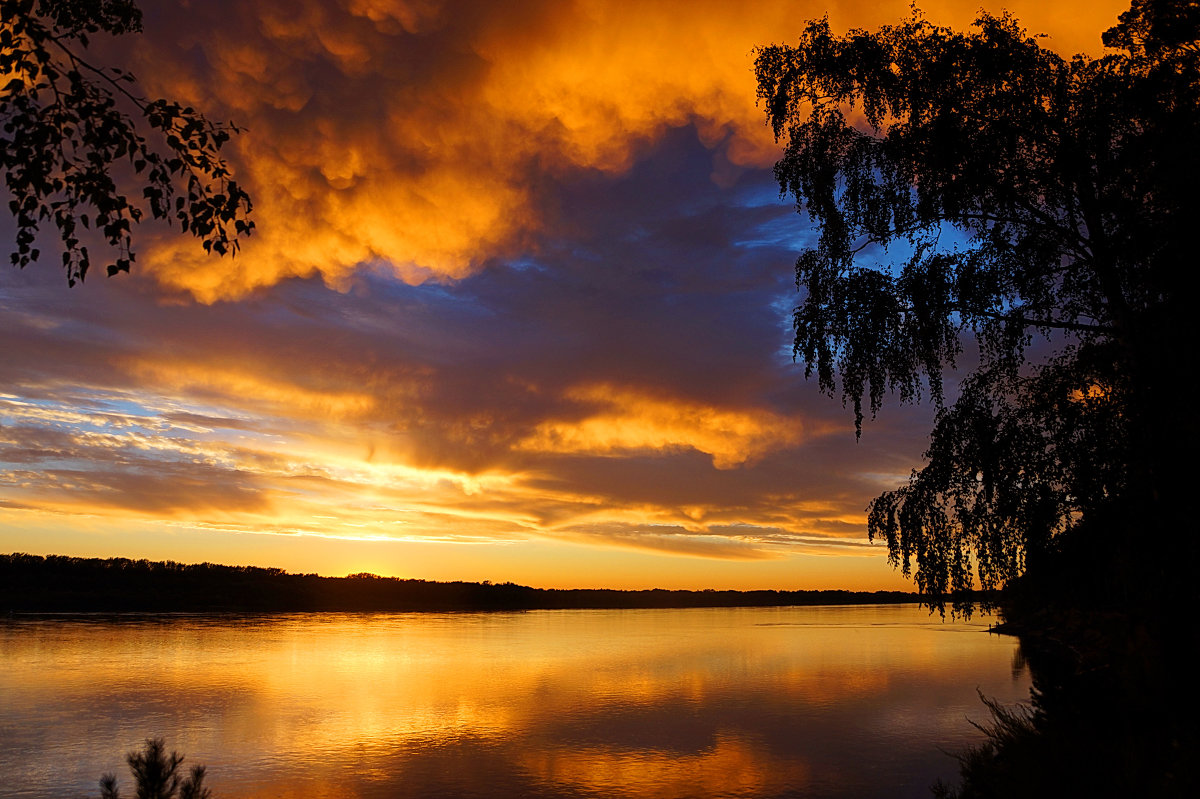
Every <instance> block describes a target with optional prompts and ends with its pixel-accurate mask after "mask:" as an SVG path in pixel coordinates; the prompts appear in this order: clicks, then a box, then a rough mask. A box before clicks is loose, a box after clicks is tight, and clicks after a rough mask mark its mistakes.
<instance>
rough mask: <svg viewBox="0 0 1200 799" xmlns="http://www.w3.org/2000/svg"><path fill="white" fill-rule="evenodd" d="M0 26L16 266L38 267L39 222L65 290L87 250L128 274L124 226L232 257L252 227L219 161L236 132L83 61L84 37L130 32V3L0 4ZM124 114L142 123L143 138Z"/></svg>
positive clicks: (13, 0) (1, 160)
mask: <svg viewBox="0 0 1200 799" xmlns="http://www.w3.org/2000/svg"><path fill="white" fill-rule="evenodd" d="M0 20H2V22H0V82H3V86H2V87H0V168H2V169H3V172H4V181H5V186H6V188H7V189H8V192H9V194H10V195H11V196H12V199H11V201H10V202H9V204H8V206H9V209H10V210H11V212H12V214H13V217H14V219H15V221H16V223H17V234H16V250H15V251H14V252H13V253H12V255H11V261H12V263H13V264H14V265H15V266H18V267H21V268H24V267H25V266H27V265H28V264H30V263H32V262H34V261H37V260H38V259H39V257H40V255H41V252H40V250H39V248H38V233H39V229H40V226H41V225H42V224H43V223H45V222H47V221H50V222H52V223H53V224H54V226H55V228H56V229H57V233H58V237H59V239H60V240H61V243H62V250H63V252H62V265H63V267H64V269H65V270H66V273H67V282H68V283H69V284H70V285H74V284H75V283H76V282H77V281H81V280H83V279H84V277H85V276H86V275H87V272H88V269H89V268H90V266H91V254H90V253H89V250H88V246H87V244H88V240H89V239H95V240H98V241H100V242H103V244H104V245H106V246H107V247H108V249H109V250H110V251H111V252H110V254H109V255H106V256H105V260H106V261H107V264H106V266H107V271H108V274H109V275H113V274H116V273H118V272H127V271H129V267H130V265H131V264H132V262H133V260H134V255H135V254H134V251H133V240H132V225H133V223H135V222H139V221H140V220H141V219H142V218H143V217H144V216H145V214H146V212H147V211H149V213H150V215H151V216H153V217H154V218H156V219H164V220H167V221H168V222H171V223H174V224H178V225H179V227H180V228H181V229H182V230H184V231H187V232H189V233H191V234H192V235H194V236H196V237H197V238H199V239H200V240H201V242H202V244H203V247H204V249H205V250H207V251H209V252H215V253H217V254H218V255H224V254H226V253H230V254H232V253H234V252H236V251H237V249H238V237H239V236H247V235H249V234H250V233H251V231H252V230H253V228H254V223H253V222H252V221H250V220H249V218H248V215H249V213H250V210H251V202H250V197H249V195H248V194H247V193H246V192H245V191H244V190H243V189H242V187H241V186H240V185H238V183H237V181H236V180H234V179H233V176H232V174H231V173H230V170H229V167H228V165H227V164H226V163H225V161H224V160H222V158H221V156H220V150H221V147H222V145H224V144H225V143H226V142H228V141H229V138H230V135H231V134H232V133H234V132H237V128H235V127H234V126H232V125H227V124H221V123H214V122H211V121H209V120H208V119H207V118H205V116H204V115H203V114H201V113H200V112H198V111H196V110H195V109H193V108H189V107H184V106H182V105H180V104H179V103H176V102H171V101H168V100H161V99H159V100H147V99H145V98H143V97H141V96H140V95H138V94H136V93H135V92H136V85H135V81H134V77H133V75H131V74H129V73H128V72H125V71H123V70H120V69H117V68H111V67H101V66H96V65H95V64H93V63H92V62H91V61H89V60H88V59H87V58H85V57H84V55H85V53H86V49H87V46H88V42H89V37H91V36H93V35H95V34H98V33H104V34H109V35H113V36H117V35H122V34H127V33H136V32H140V31H141V29H142V14H141V11H140V10H139V9H138V8H137V6H136V5H135V4H134V2H133V0H0ZM125 109H127V110H129V111H130V112H132V113H135V114H136V115H138V116H140V117H141V118H142V123H144V125H145V126H146V127H147V128H148V130H147V131H146V135H145V136H144V135H143V134H142V133H140V132H139V130H138V123H137V122H135V121H134V119H133V117H131V116H130V115H129V114H128V113H126V110H125ZM147 137H148V138H147ZM126 187H127V188H126ZM139 189H140V195H141V196H140V197H132V198H131V196H130V194H131V193H133V192H138V191H139ZM89 231H91V232H89Z"/></svg>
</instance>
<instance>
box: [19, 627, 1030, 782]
mask: <svg viewBox="0 0 1200 799" xmlns="http://www.w3.org/2000/svg"><path fill="white" fill-rule="evenodd" d="M982 629H983V623H982V622H976V623H972V624H961V623H959V624H943V623H942V622H941V621H940V620H939V619H937V618H936V617H935V618H933V619H931V618H930V617H929V616H928V615H927V614H926V613H925V612H924V611H922V610H920V609H917V608H913V607H897V606H878V607H839V608H782V609H776V608H747V609H713V610H708V609H696V610H669V611H663V610H646V611H543V612H528V613H512V614H387V615H380V614H375V615H356V614H331V615H294V616H280V617H250V618H244V617H231V616H224V617H179V616H167V617H152V618H142V619H112V618H106V619H76V620H63V619H54V620H15V621H11V620H10V621H9V622H7V623H5V624H3V626H0V656H2V662H3V664H4V669H3V672H2V673H0V772H2V773H4V774H5V775H6V784H5V786H4V788H3V791H4V795H5V796H12V797H14V799H16V798H17V797H22V798H24V797H34V796H44V795H46V794H47V793H50V792H51V789H54V790H55V791H56V792H57V794H58V795H61V796H68V797H69V796H76V795H84V794H89V793H90V794H92V795H94V794H95V793H96V791H95V781H96V779H97V778H98V777H99V775H100V774H101V773H102V772H104V771H111V770H116V769H118V768H119V767H120V765H121V756H122V755H123V754H124V752H125V751H127V750H129V749H132V748H135V747H136V746H137V745H138V744H139V743H140V742H141V741H142V739H144V738H145V737H147V736H149V735H160V736H163V737H165V738H166V739H167V740H168V743H169V744H170V746H171V747H172V748H176V749H178V750H180V751H181V752H185V753H187V754H188V755H189V757H190V758H191V760H192V762H202V763H206V764H207V765H208V766H209V780H210V784H211V786H212V788H213V789H214V791H215V793H216V795H217V796H218V797H220V798H221V799H237V798H238V797H246V798H250V797H267V796H272V797H287V796H297V797H299V796H301V795H303V796H305V797H320V796H329V797H334V796H337V797H356V796H357V797H362V799H368V798H369V797H376V796H378V797H384V796H431V795H447V796H449V795H454V796H515V795H524V796H544V797H552V796H553V797H573V796H628V797H647V798H650V797H653V798H654V799H666V798H667V797H685V796H744V797H751V796H753V797H769V796H787V795H799V794H801V793H802V794H803V795H804V796H830V797H833V796H860V795H864V794H886V795H889V796H927V795H928V786H929V784H930V783H931V782H932V781H933V780H934V779H936V778H938V777H943V778H947V779H950V778H953V776H954V774H955V771H956V769H955V764H954V761H953V760H952V759H951V758H949V757H947V756H946V755H945V754H944V752H943V751H942V750H946V751H954V750H957V749H959V748H960V747H961V746H963V745H965V744H966V743H968V742H970V741H972V740H974V738H975V736H976V731H975V730H974V729H973V728H972V727H971V726H970V725H969V724H968V723H967V721H966V719H967V717H971V718H977V719H978V718H981V717H983V716H984V715H985V714H984V710H983V708H982V706H981V705H980V704H979V701H978V698H977V695H976V687H979V688H980V689H981V690H983V691H984V693H986V694H988V695H991V696H995V697H997V698H998V699H1000V700H1001V701H1003V702H1012V701H1019V700H1023V699H1025V698H1026V696H1027V693H1028V682H1027V678H1026V677H1025V675H1024V673H1023V672H1018V673H1015V674H1014V672H1013V671H1012V657H1013V650H1014V644H1013V642H1012V640H1011V639H1004V638H997V637H995V636H988V635H986V634H984V633H983V632H982ZM939 747H940V748H941V749H939Z"/></svg>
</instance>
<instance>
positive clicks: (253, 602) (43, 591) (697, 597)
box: [0, 553, 917, 613]
mask: <svg viewBox="0 0 1200 799" xmlns="http://www.w3.org/2000/svg"><path fill="white" fill-rule="evenodd" d="M916 601H917V595H916V594H911V593H907V592H904V591H874V592H864V591H713V590H706V591H668V590H663V589H653V590H645V591H620V590H615V589H603V588H594V589H570V590H563V589H552V588H530V587H528V586H524V585H516V584H514V583H498V584H493V583H489V582H483V583H468V582H449V583H442V582H431V581H427V580H402V579H399V578H396V577H379V576H378V575H374V574H354V575H350V576H349V577H322V576H320V575H317V574H289V573H288V572H286V571H284V570H283V569H275V568H259V567H257V566H223V565H219V564H216V563H199V564H184V563H176V562H175V561H149V560H130V559H128V558H106V559H100V558H73V557H67V556H63V555H49V556H46V557H43V556H41V555H26V554H24V553H13V554H11V555H0V612H9V613H13V612H20V613H39V612H40V613H78V612H111V613H125V612H143V613H170V612H223V611H224V612H289V611H439V610H538V609H564V608H705V607H769V606H774V605H849V604H872V603H895V602H916Z"/></svg>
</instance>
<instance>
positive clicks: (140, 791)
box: [100, 738, 212, 799]
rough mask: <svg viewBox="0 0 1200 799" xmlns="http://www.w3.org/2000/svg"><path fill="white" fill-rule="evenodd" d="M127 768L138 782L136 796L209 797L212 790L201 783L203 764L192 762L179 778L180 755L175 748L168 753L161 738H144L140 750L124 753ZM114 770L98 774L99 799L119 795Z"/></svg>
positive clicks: (146, 798) (150, 798)
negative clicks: (187, 771) (183, 775)
mask: <svg viewBox="0 0 1200 799" xmlns="http://www.w3.org/2000/svg"><path fill="white" fill-rule="evenodd" d="M125 762H126V763H128V764H129V770H130V771H131V772H133V777H134V783H135V785H136V786H137V795H136V799H212V791H210V790H209V789H208V788H205V787H204V773H205V772H204V766H192V768H191V771H190V772H189V773H188V775H187V776H186V777H183V778H182V779H181V778H180V776H179V767H180V766H181V765H182V764H183V755H181V754H179V753H178V752H171V754H169V755H168V754H167V746H166V743H165V742H164V741H163V739H162V738H147V739H146V744H145V746H144V747H143V749H142V751H140V752H130V753H129V754H128V755H126V756H125ZM120 798H121V792H120V789H118V788H117V778H116V775H114V774H105V775H104V776H103V777H101V778H100V799H120Z"/></svg>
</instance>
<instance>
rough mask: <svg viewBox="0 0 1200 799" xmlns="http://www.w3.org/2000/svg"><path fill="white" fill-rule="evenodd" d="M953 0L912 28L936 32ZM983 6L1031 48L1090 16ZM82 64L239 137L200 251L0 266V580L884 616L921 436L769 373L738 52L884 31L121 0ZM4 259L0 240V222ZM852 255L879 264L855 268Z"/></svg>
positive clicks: (765, 145) (787, 364) (787, 285)
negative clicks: (230, 217)
mask: <svg viewBox="0 0 1200 799" xmlns="http://www.w3.org/2000/svg"><path fill="white" fill-rule="evenodd" d="M980 5H981V2H980V0H964V1H963V2H945V1H942V2H925V3H922V4H921V6H922V8H923V9H924V10H925V12H926V13H927V15H928V16H929V18H930V19H931V20H933V21H935V22H938V23H942V24H950V25H953V26H955V27H959V28H963V27H965V26H967V25H968V24H969V23H970V21H971V20H972V19H973V18H974V16H975V13H976V12H977V10H978V9H979V7H980ZM982 5H984V6H985V7H987V8H989V10H993V11H999V10H1000V9H1001V8H1003V7H1007V8H1008V9H1009V10H1010V11H1012V12H1013V13H1014V14H1015V15H1016V16H1017V17H1018V18H1019V19H1020V20H1021V22H1022V23H1023V24H1024V25H1025V26H1026V27H1027V28H1028V29H1029V30H1030V32H1031V33H1036V32H1041V33H1045V34H1047V35H1048V38H1047V39H1045V45H1046V46H1048V47H1051V48H1052V49H1055V50H1056V51H1058V52H1060V53H1063V54H1072V53H1076V52H1087V53H1089V54H1090V55H1093V56H1095V55H1097V54H1099V53H1100V51H1101V49H1102V48H1101V46H1100V43H1099V34H1100V32H1101V31H1102V30H1103V29H1104V28H1106V27H1108V26H1109V25H1111V24H1113V22H1114V21H1115V18H1116V15H1117V14H1118V13H1119V12H1120V11H1122V10H1124V8H1125V7H1127V4H1126V3H1122V2H1113V0H1103V1H1100V0H1097V1H1095V2H1087V3H1066V2H1064V3H1045V2H1031V1H1029V0H1014V2H1009V3H1007V4H1006V5H1005V6H999V5H992V4H990V3H988V2H984V3H982ZM141 6H142V8H143V10H144V12H145V31H144V33H143V34H142V35H137V36H127V37H122V38H121V39H120V40H117V41H116V42H103V41H101V42H98V43H96V44H95V45H94V46H93V47H94V49H96V50H97V52H98V54H100V55H103V57H105V58H106V59H112V60H113V61H114V63H123V64H125V65H126V66H128V67H130V68H131V69H132V70H133V72H134V74H135V75H136V76H137V77H138V79H139V83H140V85H141V86H142V87H143V89H144V92H145V93H146V94H147V95H149V96H163V97H169V98H173V99H178V100H180V101H183V102H185V103H188V104H194V105H195V106H196V107H197V108H200V109H202V110H203V111H204V112H205V113H206V114H207V115H208V116H209V117H210V118H213V119H221V120H229V121H232V122H233V123H235V124H237V125H238V126H240V127H243V128H244V129H245V132H243V133H242V134H241V135H239V136H238V137H236V139H235V140H234V141H233V143H232V144H231V145H229V146H228V147H227V148H226V153H227V155H228V157H229V160H230V163H231V164H232V165H233V168H234V170H235V172H236V174H237V176H238V177H239V179H240V180H241V181H242V182H243V183H244V184H245V185H246V187H247V188H248V190H249V191H250V193H251V195H252V197H253V198H254V202H255V214H254V219H255V222H256V225H257V232H256V235H254V236H253V237H252V238H251V239H249V240H248V241H246V242H245V243H244V244H243V249H242V251H241V253H240V254H239V255H238V256H237V257H236V258H232V259H231V258H216V257H210V256H207V255H205V254H204V253H203V251H202V250H201V249H200V247H199V245H198V243H197V242H196V240H194V239H191V238H189V237H181V236H179V235H176V234H173V233H171V232H170V231H169V230H166V229H165V228H162V227H158V226H155V225H154V224H143V225H141V226H140V228H138V229H135V246H136V248H137V250H138V252H137V261H136V263H135V265H134V268H133V272H132V273H131V274H129V275H121V276H118V277H115V278H109V279H106V278H105V277H104V276H103V274H102V271H101V270H99V269H97V273H96V274H93V275H92V276H91V277H89V278H88V279H87V281H86V282H85V283H84V284H83V285H80V286H76V287H74V288H68V287H67V285H66V277H65V274H64V273H63V272H62V271H60V270H59V269H58V268H57V267H56V262H57V260H58V259H57V258H55V257H53V242H52V241H51V242H48V244H47V243H44V248H45V249H47V250H49V251H50V252H51V254H50V255H49V256H48V257H45V258H44V260H43V261H42V262H39V263H37V264H34V265H33V266H30V267H28V268H26V269H25V270H16V269H12V268H8V267H4V268H3V269H0V552H28V553H33V554H66V555H77V556H85V557H118V556H119V557H131V558H149V559H153V560H164V559H169V560H177V561H181V562H202V561H209V562H215V563H232V564H249V565H258V566H276V567H282V568H285V569H287V570H289V571H293V572H305V573H308V572H316V573H319V574H326V575H342V574H348V573H356V572H363V571H367V572H373V573H376V574H383V575H393V576H398V577H406V578H407V577H413V578H421V579H429V580H472V581H475V580H492V581H495V582H504V581H512V582H517V583H522V584H525V585H533V586H538V587H563V588H573V587H614V588H652V587H660V588H688V589H702V588H717V589H728V588H733V589H755V588H775V589H830V588H849V589H854V590H877V589H904V588H908V587H911V586H910V584H909V583H908V582H907V581H905V580H904V578H903V577H902V576H901V575H900V574H899V573H898V572H896V571H895V570H893V569H892V568H891V567H890V566H889V565H888V563H887V557H886V554H887V553H886V548H885V547H884V546H883V545H882V544H879V543H875V544H871V543H869V542H868V541H867V538H866V517H865V508H866V505H867V503H868V502H869V501H870V500H871V499H872V498H873V497H874V496H876V495H878V494H879V493H880V492H882V491H885V490H888V489H890V488H894V487H896V486H898V485H900V484H901V483H902V482H903V481H904V480H905V479H906V478H907V476H908V474H909V473H910V471H911V470H912V469H913V468H914V467H918V466H919V465H920V463H921V454H922V452H923V450H924V448H925V446H926V443H927V437H926V436H927V432H928V430H929V427H930V424H931V420H932V416H933V410H932V409H931V408H929V407H927V406H916V407H912V406H897V405H895V404H894V403H892V404H891V405H889V406H888V407H886V408H885V409H884V411H883V412H882V413H881V414H880V415H879V417H878V418H876V419H875V420H872V421H868V422H867V424H866V425H865V426H864V431H863V435H862V438H861V440H857V441H856V439H855V435H854V424H853V414H852V412H851V411H850V410H849V409H847V408H845V407H843V405H842V403H841V402H840V401H839V400H838V399H834V398H830V397H828V396H825V395H823V394H821V392H820V391H819V390H818V388H817V386H816V383H815V380H814V381H806V380H805V378H804V367H803V364H797V363H794V362H793V360H792V357H791V310H792V308H794V307H795V305H796V304H797V302H798V300H799V295H798V294H797V289H796V286H795V280H794V270H793V264H794V262H795V259H796V256H797V255H798V254H799V252H800V251H801V250H803V249H804V248H805V247H806V246H807V244H808V243H809V242H811V241H812V240H813V238H814V232H813V229H812V227H811V225H810V224H809V222H808V220H807V218H806V217H804V216H801V215H798V214H797V213H796V212H795V207H794V203H793V201H792V200H790V199H789V198H781V197H780V196H779V191H778V187H777V185H776V184H775V182H774V180H773V178H772V174H771V167H772V165H773V164H774V162H775V160H776V159H777V158H778V155H779V153H780V149H779V146H778V145H777V144H776V143H775V142H774V141H773V140H772V137H771V133H770V129H769V128H768V127H767V126H766V124H765V116H764V113H763V110H762V109H761V108H759V107H757V106H756V104H755V81H754V74H753V59H754V48H755V47H756V46H761V45H765V44H771V43H788V42H791V41H794V40H795V38H796V37H797V35H798V32H799V30H800V29H801V27H802V25H803V23H804V21H805V20H808V19H812V18H817V17H821V16H823V15H826V14H828V16H829V20H830V23H831V25H832V26H833V28H834V29H835V30H837V31H844V30H846V29H847V28H850V27H862V28H868V29H870V28H874V27H877V26H879V25H881V24H887V23H892V22H897V21H899V20H900V19H901V18H903V17H905V16H906V15H907V13H908V2H907V1H906V0H899V1H897V0H886V1H885V2H829V1H828V0H791V1H790V2H758V0H742V1H741V2H716V1H714V0H687V2H649V1H647V2H632V0H625V1H624V2H622V1H620V0H589V1H584V0H545V1H541V2H539V1H537V0H512V2H502V3H499V2H492V1H489V0H477V1H473V0H462V1H457V0H446V2H439V1H438V0H256V2H253V3H244V2H233V1H232V0H205V1H204V2H187V0H174V2H172V1H171V0H142V2H141ZM0 236H2V237H3V239H5V240H7V241H12V238H13V234H12V221H11V219H9V218H8V217H7V216H4V217H0ZM878 257H880V258H882V259H886V257H887V254H886V253H879V254H878Z"/></svg>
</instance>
